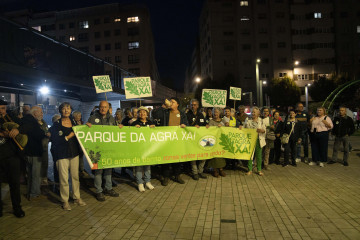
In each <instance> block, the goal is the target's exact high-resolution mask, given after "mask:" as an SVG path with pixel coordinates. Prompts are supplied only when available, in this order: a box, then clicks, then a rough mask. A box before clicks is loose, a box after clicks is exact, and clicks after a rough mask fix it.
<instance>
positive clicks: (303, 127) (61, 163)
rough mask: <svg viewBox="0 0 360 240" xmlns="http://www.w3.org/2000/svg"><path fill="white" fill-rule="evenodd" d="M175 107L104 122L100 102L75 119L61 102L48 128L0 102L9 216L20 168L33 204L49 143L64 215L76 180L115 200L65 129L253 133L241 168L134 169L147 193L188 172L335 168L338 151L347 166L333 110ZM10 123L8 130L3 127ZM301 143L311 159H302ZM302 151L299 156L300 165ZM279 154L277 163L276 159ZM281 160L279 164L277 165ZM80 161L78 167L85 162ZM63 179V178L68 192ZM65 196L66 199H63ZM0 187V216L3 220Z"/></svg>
mask: <svg viewBox="0 0 360 240" xmlns="http://www.w3.org/2000/svg"><path fill="white" fill-rule="evenodd" d="M179 105H180V101H179V99H177V98H175V97H174V98H171V99H170V100H165V102H164V104H163V105H162V106H161V107H158V108H155V109H151V108H146V107H143V106H141V107H139V108H137V107H133V108H131V109H125V110H122V109H117V110H116V111H115V114H114V116H112V108H111V104H109V103H108V102H107V101H101V102H100V104H99V106H97V107H95V108H94V109H93V111H92V112H91V115H90V117H89V118H88V119H87V120H86V121H83V119H84V118H85V119H86V116H82V114H81V112H79V111H73V109H72V107H71V105H70V104H69V103H66V102H65V103H62V104H61V105H60V106H59V114H56V115H54V116H53V118H52V127H50V128H49V129H48V127H47V126H48V125H47V124H46V122H45V121H44V120H43V112H42V108H41V107H39V106H33V107H31V108H30V107H28V106H24V108H23V113H22V115H21V116H14V115H10V114H8V113H7V109H6V108H7V103H6V102H5V101H3V100H0V127H1V131H0V151H1V154H0V187H1V182H7V183H8V184H9V186H10V196H11V201H12V207H13V211H14V212H13V213H14V215H15V216H16V217H19V218H21V217H24V216H25V212H24V211H23V210H22V208H21V196H20V177H21V175H22V170H21V165H22V162H23V163H24V164H23V165H25V166H26V171H25V173H23V174H24V175H26V177H27V192H26V198H27V199H28V200H29V201H32V200H36V199H38V198H40V197H41V184H47V179H48V176H47V171H48V144H49V142H50V143H51V149H50V152H51V155H52V159H53V162H54V181H55V182H57V183H58V184H59V195H60V199H61V202H62V208H63V209H64V210H68V211H69V210H71V205H70V204H69V199H70V198H72V199H73V200H74V203H75V204H77V205H79V206H85V205H86V203H85V202H84V201H83V200H82V198H81V196H80V178H82V177H90V175H93V176H94V187H95V189H96V190H95V191H96V192H95V197H96V199H97V200H98V201H105V200H106V197H105V196H111V197H118V196H119V193H117V192H116V191H115V190H114V189H113V186H114V183H113V181H112V174H113V170H112V169H97V170H93V171H92V174H90V173H87V172H86V171H85V168H84V160H85V159H84V157H83V155H84V154H83V153H82V150H81V147H80V145H79V143H78V141H77V139H76V137H75V134H74V132H73V129H72V127H73V126H77V125H84V124H86V125H87V126H88V127H92V125H110V126H118V127H119V128H120V129H121V128H123V127H124V126H134V127H137V128H142V127H161V126H179V127H181V128H185V127H196V128H199V127H206V128H209V127H219V128H222V127H231V128H238V129H240V130H241V129H242V128H249V129H255V130H256V131H257V133H258V137H257V139H256V145H255V150H254V154H253V159H252V160H249V161H244V160H234V159H224V158H213V159H209V160H199V161H191V162H189V163H187V162H183V163H169V164H161V165H157V166H137V167H134V168H130V170H131V169H132V173H133V176H134V180H135V181H136V183H137V188H138V190H139V191H140V192H144V191H145V189H146V188H147V189H149V190H153V189H154V186H153V185H152V183H151V179H152V170H154V174H153V176H155V175H156V177H157V178H158V179H159V180H160V181H161V184H162V185H163V186H167V185H168V184H169V182H170V180H173V181H175V182H178V183H180V184H184V183H185V181H184V179H183V178H182V177H181V174H182V173H184V171H186V166H188V169H189V171H188V172H189V174H190V175H191V177H192V178H193V179H194V180H196V181H198V180H199V179H200V178H202V179H206V178H207V175H206V174H205V173H206V172H208V173H211V174H212V175H213V176H214V177H216V178H218V177H220V176H221V177H225V176H226V173H225V169H226V168H245V169H246V173H245V174H246V175H251V174H252V173H253V168H255V169H257V170H256V173H257V174H258V175H259V176H262V175H264V171H263V170H269V169H270V167H269V165H271V164H276V165H280V164H281V165H282V166H283V167H287V166H288V165H290V164H291V165H292V166H295V167H296V166H297V164H298V163H299V162H304V163H306V164H309V165H311V166H313V165H318V166H320V167H324V166H325V163H328V164H332V163H336V162H338V152H339V147H340V145H343V149H344V156H343V160H342V164H343V165H344V166H348V165H349V162H348V159H349V151H350V147H349V145H350V141H349V137H350V136H351V135H352V134H353V133H354V131H355V126H354V121H353V119H352V118H350V117H348V116H347V115H346V108H345V107H343V106H341V107H339V112H338V115H337V116H335V117H334V118H333V119H331V117H329V116H328V115H327V114H326V109H325V108H323V107H319V108H317V111H316V114H315V115H314V116H312V115H310V114H309V113H308V112H306V111H305V110H304V106H303V104H302V103H298V104H297V105H296V107H295V108H289V110H288V112H287V114H286V115H285V116H283V118H284V119H282V117H281V116H280V112H279V111H277V110H276V109H270V108H268V107H263V108H262V109H260V108H258V107H253V108H252V110H251V114H249V115H248V114H247V113H245V107H244V106H239V108H238V112H235V109H232V108H230V107H225V108H224V109H221V108H206V109H203V108H200V103H199V101H198V100H196V99H193V100H191V102H190V105H189V106H188V108H186V110H185V111H181V110H180V109H179ZM9 122H10V123H14V125H11V126H13V127H12V128H9V124H8V123H9ZM329 133H331V134H332V135H333V136H335V143H334V148H333V156H332V158H331V160H329V161H328V156H327V155H328V140H329ZM25 136H26V137H27V140H28V141H27V144H26V145H25V146H24V148H22V147H21V144H20V143H19V142H21V140H22V139H21V137H25ZM309 142H310V145H311V153H312V156H311V158H309V147H308V146H309ZM302 149H303V152H304V157H303V158H301V153H302ZM282 152H284V154H283V158H281V155H282ZM281 159H283V161H282V162H281ZM85 161H86V160H85ZM69 173H70V178H71V185H72V186H71V187H72V191H70V186H69ZM70 195H71V196H70ZM1 199H2V198H1V188H0V217H1V216H2V214H3V211H2V210H3V207H2V206H3V204H2V201H1Z"/></svg>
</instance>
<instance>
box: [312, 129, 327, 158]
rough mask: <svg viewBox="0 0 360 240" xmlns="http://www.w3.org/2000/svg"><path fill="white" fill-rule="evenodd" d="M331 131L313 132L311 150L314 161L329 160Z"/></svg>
mask: <svg viewBox="0 0 360 240" xmlns="http://www.w3.org/2000/svg"><path fill="white" fill-rule="evenodd" d="M328 142H329V132H328V131H325V132H318V133H312V138H311V152H312V157H313V159H312V161H313V162H322V163H326V162H327V153H328Z"/></svg>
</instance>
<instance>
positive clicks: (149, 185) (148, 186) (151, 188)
mask: <svg viewBox="0 0 360 240" xmlns="http://www.w3.org/2000/svg"><path fill="white" fill-rule="evenodd" d="M145 185H146V187H147V188H148V189H150V190H153V189H154V188H155V187H154V186H153V185H152V184H151V182H147V183H146V184H145Z"/></svg>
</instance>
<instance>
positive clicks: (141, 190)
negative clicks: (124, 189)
mask: <svg viewBox="0 0 360 240" xmlns="http://www.w3.org/2000/svg"><path fill="white" fill-rule="evenodd" d="M138 189H139V192H145V188H144V184H139V186H138Z"/></svg>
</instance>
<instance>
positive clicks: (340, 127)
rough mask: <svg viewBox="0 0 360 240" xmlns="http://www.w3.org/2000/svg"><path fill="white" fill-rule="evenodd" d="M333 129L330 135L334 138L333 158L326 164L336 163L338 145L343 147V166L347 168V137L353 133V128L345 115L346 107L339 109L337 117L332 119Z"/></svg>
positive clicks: (351, 121)
mask: <svg viewBox="0 0 360 240" xmlns="http://www.w3.org/2000/svg"><path fill="white" fill-rule="evenodd" d="M333 123H334V128H333V130H332V134H333V135H334V136H335V142H334V148H333V156H332V160H331V161H329V162H328V164H332V163H336V162H337V155H338V151H339V147H340V144H343V146H344V158H343V160H344V161H343V164H344V166H349V163H348V158H349V137H350V135H351V134H353V133H354V132H355V126H354V122H353V120H352V119H351V118H350V117H348V116H347V115H346V107H340V108H339V116H336V117H335V118H334V121H333Z"/></svg>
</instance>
